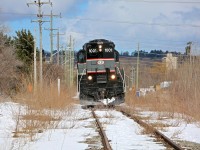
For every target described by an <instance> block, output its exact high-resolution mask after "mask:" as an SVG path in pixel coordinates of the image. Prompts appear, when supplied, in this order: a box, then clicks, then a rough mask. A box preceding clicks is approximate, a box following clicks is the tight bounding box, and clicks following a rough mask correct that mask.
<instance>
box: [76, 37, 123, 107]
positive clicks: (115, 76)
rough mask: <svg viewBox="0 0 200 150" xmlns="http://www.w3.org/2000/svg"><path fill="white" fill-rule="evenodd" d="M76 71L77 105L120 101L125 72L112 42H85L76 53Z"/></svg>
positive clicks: (121, 100)
mask: <svg viewBox="0 0 200 150" xmlns="http://www.w3.org/2000/svg"><path fill="white" fill-rule="evenodd" d="M77 69H78V84H77V85H78V91H79V99H80V103H81V104H85V105H96V104H98V103H101V102H103V101H105V100H106V102H107V103H110V104H114V105H115V104H120V103H123V102H124V95H125V73H124V71H123V69H121V68H120V62H119V53H118V51H116V50H115V44H114V43H113V42H112V41H108V40H105V39H95V40H92V41H89V42H88V43H85V44H84V45H83V49H82V50H80V51H79V52H78V53H77Z"/></svg>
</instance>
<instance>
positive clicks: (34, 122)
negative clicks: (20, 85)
mask: <svg viewBox="0 0 200 150" xmlns="http://www.w3.org/2000/svg"><path fill="white" fill-rule="evenodd" d="M26 83H28V82H26V81H24V85H25V86H27V88H25V89H26V90H24V91H23V92H21V93H19V94H17V95H16V97H15V99H14V101H15V102H17V103H20V104H21V105H22V106H23V109H21V107H20V108H19V110H17V112H16V110H15V112H13V113H14V114H15V118H16V129H15V132H14V135H13V137H21V136H24V135H26V136H28V137H30V140H31V141H32V140H34V137H35V135H36V134H37V133H42V132H44V131H45V130H47V129H55V128H57V127H58V124H59V122H60V121H61V120H62V118H63V117H64V116H66V115H70V114H71V112H72V110H71V108H72V107H71V106H72V104H73V101H74V99H72V97H73V96H74V95H75V88H74V87H72V88H70V89H69V88H67V87H66V86H64V85H61V88H60V94H59V93H58V87H57V84H56V83H51V84H45V83H44V84H43V86H42V87H41V86H38V87H36V91H34V90H33V89H32V90H30V87H29V84H26ZM28 87H29V88H28ZM68 110H69V111H68Z"/></svg>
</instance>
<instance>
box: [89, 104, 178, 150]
mask: <svg viewBox="0 0 200 150" xmlns="http://www.w3.org/2000/svg"><path fill="white" fill-rule="evenodd" d="M92 115H93V117H94V118H95V120H96V124H97V126H98V128H99V133H100V135H101V138H102V143H103V146H104V149H108V150H110V149H175V150H182V148H181V147H180V146H179V145H177V144H176V143H174V142H173V141H171V140H170V139H169V138H167V137H166V136H165V135H163V134H162V133H160V132H159V131H158V130H156V129H154V128H153V127H152V126H151V125H148V124H146V123H144V122H143V121H141V120H140V119H138V118H137V117H135V116H133V115H132V113H130V112H129V111H127V110H123V108H121V107H117V108H107V107H106V108H102V107H101V108H99V107H98V108H97V107H95V108H93V109H92ZM141 126H142V127H141ZM141 128H142V130H147V131H148V133H149V134H148V135H147V134H144V133H141ZM152 134H154V135H155V136H152Z"/></svg>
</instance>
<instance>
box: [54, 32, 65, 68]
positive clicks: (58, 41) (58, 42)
mask: <svg viewBox="0 0 200 150" xmlns="http://www.w3.org/2000/svg"><path fill="white" fill-rule="evenodd" d="M53 35H57V65H59V64H60V54H59V53H60V52H59V51H60V50H59V49H60V35H65V34H61V33H59V30H58V32H57V34H53Z"/></svg>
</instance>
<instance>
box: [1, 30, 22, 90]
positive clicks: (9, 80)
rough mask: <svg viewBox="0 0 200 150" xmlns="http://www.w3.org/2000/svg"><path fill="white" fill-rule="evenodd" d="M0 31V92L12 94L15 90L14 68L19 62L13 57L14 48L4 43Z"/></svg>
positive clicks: (15, 76)
mask: <svg viewBox="0 0 200 150" xmlns="http://www.w3.org/2000/svg"><path fill="white" fill-rule="evenodd" d="M0 33H1V34H0V60H1V63H0V92H2V93H6V94H12V92H15V91H16V84H17V78H18V77H17V76H18V75H17V73H16V70H17V66H19V65H20V62H19V61H17V59H16V57H15V54H14V48H13V47H12V46H10V45H8V44H6V42H7V41H6V39H5V38H4V34H3V33H2V32H1V31H0Z"/></svg>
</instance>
